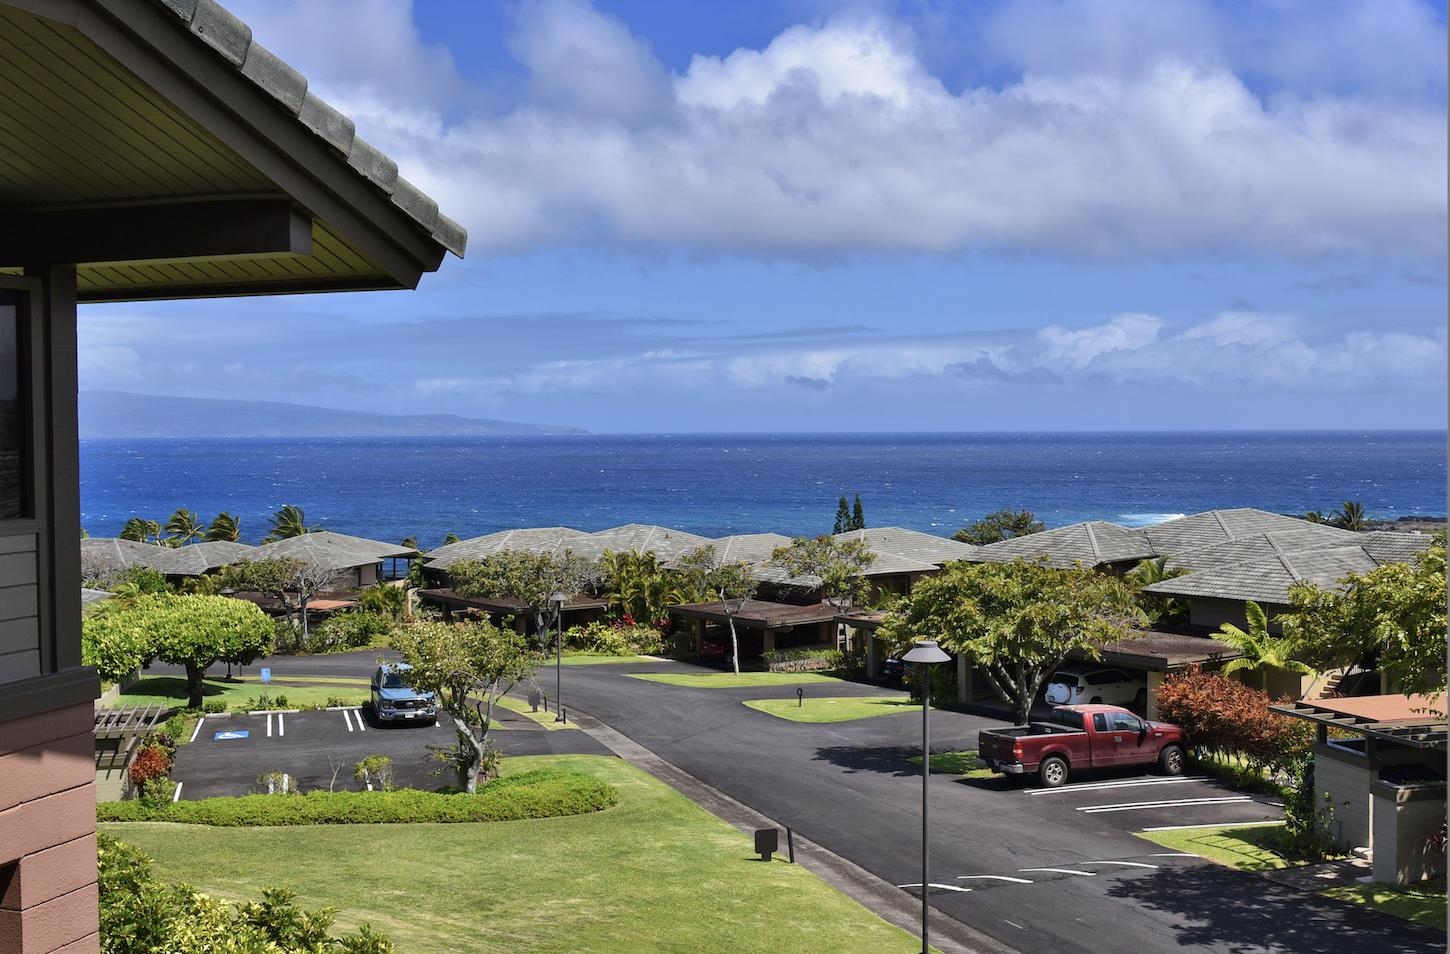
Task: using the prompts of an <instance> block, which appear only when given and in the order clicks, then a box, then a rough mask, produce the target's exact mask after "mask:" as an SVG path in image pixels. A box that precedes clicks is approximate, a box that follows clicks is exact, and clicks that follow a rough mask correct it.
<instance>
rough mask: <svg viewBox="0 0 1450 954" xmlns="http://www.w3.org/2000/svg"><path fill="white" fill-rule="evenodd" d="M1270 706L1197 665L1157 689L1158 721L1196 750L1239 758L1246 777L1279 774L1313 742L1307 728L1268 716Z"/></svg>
mask: <svg viewBox="0 0 1450 954" xmlns="http://www.w3.org/2000/svg"><path fill="white" fill-rule="evenodd" d="M1272 701H1273V700H1272V699H1270V698H1269V694H1268V693H1267V692H1263V691H1261V690H1259V689H1254V688H1251V687H1249V686H1246V685H1244V684H1243V683H1241V682H1239V681H1238V680H1236V679H1230V678H1228V677H1227V676H1221V675H1219V674H1218V673H1212V672H1204V671H1203V669H1202V668H1201V667H1199V666H1196V665H1195V666H1190V667H1189V668H1188V669H1187V670H1185V671H1183V672H1179V673H1174V674H1172V675H1170V676H1168V678H1166V679H1165V680H1163V685H1162V686H1160V687H1159V688H1158V714H1159V716H1160V717H1162V718H1163V719H1164V720H1165V721H1168V722H1172V723H1173V724H1175V725H1177V726H1180V727H1182V728H1183V729H1184V730H1185V731H1186V732H1187V733H1188V741H1189V744H1190V745H1192V746H1193V747H1194V748H1196V749H1199V750H1202V751H1204V752H1206V753H1209V754H1214V755H1220V756H1228V757H1233V756H1240V757H1242V758H1243V760H1244V761H1245V762H1246V763H1247V765H1246V769H1247V774H1257V773H1258V771H1259V770H1261V769H1273V770H1284V769H1286V768H1287V767H1288V766H1289V765H1290V763H1292V762H1293V761H1294V760H1295V759H1297V758H1299V757H1301V756H1303V755H1305V754H1306V753H1308V751H1309V749H1310V746H1311V745H1312V744H1313V742H1314V727H1313V726H1312V725H1311V724H1309V723H1308V722H1305V721H1303V720H1301V719H1291V718H1289V717H1288V716H1282V715H1279V714H1278V713H1275V712H1270V711H1269V704H1270V703H1271V702H1272Z"/></svg>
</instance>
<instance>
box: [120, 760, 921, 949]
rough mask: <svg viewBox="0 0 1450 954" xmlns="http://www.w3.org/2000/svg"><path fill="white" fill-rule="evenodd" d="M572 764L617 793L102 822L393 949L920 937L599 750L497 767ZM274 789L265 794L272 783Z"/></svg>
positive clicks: (760, 945) (209, 874) (198, 871)
mask: <svg viewBox="0 0 1450 954" xmlns="http://www.w3.org/2000/svg"><path fill="white" fill-rule="evenodd" d="M540 768H550V769H557V770H560V771H566V772H587V773H589V774H592V775H594V776H596V777H597V778H599V779H600V780H602V781H604V782H607V783H609V784H610V785H613V786H614V787H615V788H616V789H617V790H618V792H619V796H620V802H619V804H618V805H617V806H615V807H614V808H611V809H608V810H606V811H603V812H598V813H595V814H590V815H578V816H572V817H567V818H545V819H538V820H531V821H518V822H492V823H488V824H467V823H465V824H452V825H430V824H401V825H382V826H378V825H359V826H319V827H312V828H298V827H293V828H251V829H245V828H205V827H197V826H189V825H186V826H184V825H174V824H154V823H153V824H107V825H103V826H101V827H102V829H103V830H104V831H106V832H108V833H110V834H112V835H115V836H116V837H118V838H121V839H122V840H123V841H126V842H128V843H131V844H134V845H136V846H137V847H139V848H141V849H143V850H144V851H145V852H146V853H147V854H149V855H151V856H152V857H154V858H155V859H156V862H157V867H156V871H157V874H158V875H159V876H161V877H164V878H167V879H171V880H180V881H186V882H189V883H190V884H192V885H193V886H195V887H197V888H198V889H200V890H203V891H206V892H208V893H211V894H214V895H218V896H221V897H224V898H229V899H238V898H246V897H256V896H257V895H259V894H260V892H261V890H262V889H263V888H266V887H271V886H276V885H285V886H287V887H289V888H292V889H293V890H295V891H296V892H297V894H298V897H299V900H300V902H301V904H302V905H303V906H304V907H308V908H315V907H322V906H333V907H335V908H337V910H338V916H337V923H338V925H339V927H341V928H344V929H347V930H353V929H355V928H356V926H357V925H359V924H361V923H362V922H364V921H367V922H370V923H371V924H372V925H373V926H374V927H375V928H377V929H378V930H380V931H383V932H385V933H387V934H389V935H391V936H392V938H393V939H394V941H395V942H396V943H397V945H398V950H400V951H416V952H423V954H427V952H453V951H477V952H484V954H493V952H505V951H507V952H513V951H524V950H527V951H536V952H566V951H567V952H574V951H590V952H594V954H624V952H630V954H633V952H637V951H678V952H687V951H702V950H714V951H721V952H726V951H730V952H733V951H742V952H743V951H772V952H777V954H796V952H798V954H807V952H812V954H813V952H817V951H833V952H841V954H868V952H888V954H889V952H900V954H908V952H913V951H917V950H920V943H919V942H918V941H916V940H915V939H914V938H913V937H912V936H911V935H910V934H908V933H906V932H904V931H901V930H900V929H898V928H895V927H892V926H891V925H889V924H887V923H886V922H885V921H882V920H881V919H880V918H878V917H877V916H876V915H874V914H872V913H871V912H869V911H867V910H866V909H865V908H862V907H861V906H860V905H858V904H856V903H855V902H854V901H851V900H850V899H849V898H847V897H845V896H844V895H842V894H840V893H839V892H837V891H836V890H835V889H833V888H831V887H830V886H828V885H827V884H826V883H825V882H823V881H821V880H820V879H819V878H817V877H816V876H815V875H813V874H811V873H810V872H809V871H807V870H806V869H804V868H802V867H799V866H796V865H788V864H786V863H784V861H782V860H779V859H777V860H776V861H774V862H772V863H769V864H765V863H762V862H760V861H758V860H756V856H755V855H754V854H753V852H752V850H751V841H750V837H749V836H748V835H746V834H743V833H741V832H738V831H736V830H735V829H733V828H731V827H730V826H728V825H726V824H725V823H724V822H722V821H720V820H719V819H717V818H715V817H714V816H712V815H709V814H707V813H706V812H704V811H703V810H702V809H700V808H698V807H696V806H695V805H694V804H692V803H691V802H689V801H688V800H687V799H685V798H684V797H683V796H681V795H679V794H678V793H676V792H675V791H674V790H673V789H671V788H669V787H668V786H666V785H664V784H663V783H662V782H659V781H658V780H656V779H654V778H652V777H650V776H649V775H646V774H645V773H644V772H641V771H639V770H638V769H635V768H634V767H633V766H631V765H629V764H628V763H626V762H623V761H621V760H619V759H615V758H611V757H605V756H587V755H581V756H534V757H523V756H520V757H515V758H510V759H506V760H505V761H504V771H505V773H506V774H509V773H514V772H525V771H530V770H534V769H540ZM272 797H278V796H272Z"/></svg>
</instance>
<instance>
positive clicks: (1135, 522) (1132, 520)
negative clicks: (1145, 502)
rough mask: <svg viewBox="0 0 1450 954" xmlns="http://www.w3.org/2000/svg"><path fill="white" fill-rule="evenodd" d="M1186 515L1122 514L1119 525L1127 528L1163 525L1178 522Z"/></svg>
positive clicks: (1119, 515)
mask: <svg viewBox="0 0 1450 954" xmlns="http://www.w3.org/2000/svg"><path fill="white" fill-rule="evenodd" d="M1186 516H1188V514H1186V513H1120V514H1118V523H1121V524H1122V525H1123V526H1125V527H1146V526H1148V524H1150V523H1162V522H1163V521H1165V520H1177V519H1178V518H1179V517H1186Z"/></svg>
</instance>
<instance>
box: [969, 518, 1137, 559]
mask: <svg viewBox="0 0 1450 954" xmlns="http://www.w3.org/2000/svg"><path fill="white" fill-rule="evenodd" d="M1155 555H1156V553H1155V551H1154V550H1153V548H1152V546H1151V545H1150V544H1149V543H1148V540H1147V538H1146V537H1145V536H1144V534H1143V531H1142V530H1132V529H1129V528H1127V527H1120V526H1118V525H1117V524H1116V523H1108V522H1106V521H1103V520H1091V521H1088V522H1087V523H1074V524H1070V525H1068V526H1066V527H1058V528H1056V529H1053V530H1044V531H1042V532H1041V533H1030V534H1027V535H1025V536H1021V537H1013V538H1012V539H1010V540H1002V541H1000V542H998V543H989V544H987V545H986V546H983V547H977V548H976V552H975V553H974V554H973V555H971V556H969V557H967V558H966V559H969V560H973V561H976V562H981V563H1011V562H1012V561H1013V560H1035V559H1037V558H1038V557H1043V556H1045V557H1047V558H1048V560H1049V561H1050V562H1051V563H1052V565H1053V566H1063V567H1066V566H1072V565H1073V564H1074V563H1081V564H1082V565H1083V566H1101V565H1102V564H1104V563H1119V562H1122V561H1125V560H1141V559H1143V558H1144V557H1150V556H1155Z"/></svg>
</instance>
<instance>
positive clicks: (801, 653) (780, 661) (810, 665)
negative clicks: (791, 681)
mask: <svg viewBox="0 0 1450 954" xmlns="http://www.w3.org/2000/svg"><path fill="white" fill-rule="evenodd" d="M842 656H843V654H842V653H841V651H840V650H839V649H831V648H830V647H828V646H802V647H799V648H797V649H771V650H768V651H767V652H766V653H765V654H764V658H765V669H766V671H767V672H811V671H812V670H817V669H838V668H840V666H841V662H842Z"/></svg>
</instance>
